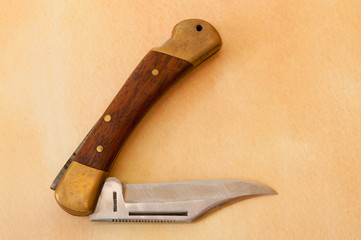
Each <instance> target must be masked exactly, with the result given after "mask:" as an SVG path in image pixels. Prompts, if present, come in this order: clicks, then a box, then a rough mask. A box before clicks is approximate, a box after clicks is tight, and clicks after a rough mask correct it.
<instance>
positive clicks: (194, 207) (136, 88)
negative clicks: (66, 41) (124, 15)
mask: <svg viewBox="0 0 361 240" xmlns="http://www.w3.org/2000/svg"><path fill="white" fill-rule="evenodd" d="M221 46H222V40H221V38H220V36H219V34H218V32H217V30H216V29H215V28H214V27H213V26H212V25H210V24H209V23H208V22H206V21H203V20H200V19H189V20H185V21H182V22H180V23H178V24H177V25H176V26H175V27H174V29H173V32H172V36H171V38H170V39H169V40H168V41H167V42H165V43H164V44H163V45H162V46H160V47H157V48H153V49H152V50H151V51H150V52H149V53H148V54H147V55H146V56H145V57H144V58H143V60H142V61H141V62H140V63H139V65H138V66H137V67H136V68H135V70H134V71H133V73H132V74H131V75H130V77H129V78H128V80H127V81H126V82H125V84H124V85H123V87H122V88H121V89H120V91H119V92H118V94H117V95H116V96H115V98H114V99H113V101H112V102H111V103H110V105H109V107H108V108H107V109H106V110H105V112H104V114H103V115H102V116H101V118H100V119H99V120H98V122H97V123H96V124H95V125H94V127H93V128H92V129H91V130H90V132H89V133H88V135H87V136H86V137H85V139H84V140H83V141H82V142H81V144H80V145H79V147H78V148H77V149H76V150H75V152H74V153H73V155H72V156H71V157H70V159H69V160H68V161H67V163H66V164H65V166H64V167H63V169H62V170H61V171H60V173H59V174H58V176H57V177H56V178H55V180H54V182H53V184H52V185H51V187H50V188H51V189H53V190H55V199H56V201H57V202H58V203H59V205H60V206H61V207H62V208H63V209H64V210H65V211H66V212H68V213H70V214H73V215H89V214H91V215H90V219H91V220H92V221H142V222H143V221H160V222H189V221H192V220H194V219H196V218H198V217H200V216H202V215H203V214H205V213H206V212H208V210H210V209H213V208H215V207H217V206H219V205H222V204H225V203H228V202H230V201H235V200H240V199H241V198H242V197H246V196H252V195H266V194H275V191H273V190H272V189H270V188H268V187H266V186H264V185H261V184H257V183H252V182H245V181H238V180H213V181H193V182H192V181H191V182H173V183H150V184H122V183H121V182H120V181H119V180H118V179H116V178H108V179H106V178H107V175H108V172H109V171H110V169H111V166H112V164H113V162H114V160H115V158H116V155H117V153H118V152H119V150H120V148H121V147H122V145H123V143H124V142H125V140H126V138H127V137H128V136H129V134H130V133H131V132H132V130H133V129H134V128H135V126H136V125H137V123H138V122H139V121H140V119H141V118H142V117H143V115H144V114H145V113H146V112H147V111H148V109H149V108H150V107H151V106H152V104H153V103H154V102H155V101H156V100H157V99H158V98H159V97H160V96H161V95H162V94H163V93H164V92H165V91H166V90H167V89H168V88H169V87H170V86H171V85H172V84H174V83H175V82H176V80H177V79H179V78H180V77H181V76H182V75H184V74H185V73H187V72H189V71H190V70H192V69H193V68H195V67H196V66H198V65H199V64H200V63H202V62H203V61H204V60H206V59H207V58H209V57H210V56H212V55H213V54H214V53H216V52H217V51H218V50H219V49H220V48H221Z"/></svg>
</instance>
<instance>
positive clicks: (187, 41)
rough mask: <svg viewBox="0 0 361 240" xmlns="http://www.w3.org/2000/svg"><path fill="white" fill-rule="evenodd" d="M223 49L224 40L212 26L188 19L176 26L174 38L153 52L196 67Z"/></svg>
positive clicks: (201, 21) (202, 21)
mask: <svg viewBox="0 0 361 240" xmlns="http://www.w3.org/2000/svg"><path fill="white" fill-rule="evenodd" d="M221 47H222V39H221V37H220V35H219V33H218V32H217V30H216V29H215V28H214V27H213V26H212V25H211V24H209V23H208V22H206V21H204V20H201V19H188V20H184V21H182V22H180V23H178V24H177V25H175V27H174V28H173V31H172V37H171V38H170V39H169V40H168V41H167V42H166V43H164V44H163V45H162V46H161V47H157V48H153V49H152V51H156V52H161V53H165V54H168V55H171V56H174V57H177V58H180V59H183V60H186V61H188V62H190V63H192V64H193V66H194V67H196V66H197V65H199V64H200V63H201V62H203V61H204V60H206V59H207V58H208V57H210V56H211V55H213V54H214V53H215V52H217V51H218V50H219V49H221Z"/></svg>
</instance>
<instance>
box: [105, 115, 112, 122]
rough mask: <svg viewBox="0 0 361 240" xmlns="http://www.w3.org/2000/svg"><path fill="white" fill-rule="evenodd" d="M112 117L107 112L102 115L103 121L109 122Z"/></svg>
mask: <svg viewBox="0 0 361 240" xmlns="http://www.w3.org/2000/svg"><path fill="white" fill-rule="evenodd" d="M111 119H112V117H111V116H110V115H109V114H108V115H105V116H104V121H106V122H109V121H110V120H111Z"/></svg>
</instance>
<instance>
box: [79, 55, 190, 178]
mask: <svg viewBox="0 0 361 240" xmlns="http://www.w3.org/2000/svg"><path fill="white" fill-rule="evenodd" d="M192 67H193V65H192V64H191V63H189V62H187V61H185V60H182V59H179V58H176V57H172V56H169V55H167V54H165V53H160V52H155V51H150V52H149V53H148V54H147V55H146V56H145V57H144V59H143V60H142V61H141V62H140V63H139V65H138V66H137V67H136V69H135V70H134V71H133V73H132V74H131V75H130V77H129V78H128V80H127V81H126V83H125V84H124V86H123V87H122V88H121V89H120V91H119V92H118V94H117V95H116V96H115V98H114V100H113V101H112V103H111V104H110V105H109V107H108V108H107V109H106V111H105V112H104V114H103V116H102V117H101V118H100V119H99V121H98V122H97V123H96V125H95V126H94V128H93V130H92V131H91V132H90V134H89V136H88V138H87V140H86V141H85V142H84V145H83V146H82V148H81V149H80V150H79V152H78V154H77V155H76V156H75V159H74V161H76V162H79V163H82V164H84V165H87V166H89V167H93V168H96V169H99V170H103V171H109V169H110V167H111V165H112V164H113V161H114V159H115V157H116V155H117V153H118V151H119V149H120V148H121V146H122V144H123V143H124V141H125V140H126V138H127V137H128V135H129V134H130V133H131V132H132V130H133V129H134V127H135V126H136V125H137V123H138V122H139V120H140V119H141V118H142V116H143V115H144V114H145V113H146V112H147V111H148V109H149V108H150V106H151V105H152V104H153V103H154V102H155V101H156V100H157V99H158V98H159V97H160V96H161V95H162V94H163V93H164V92H165V91H166V90H167V89H168V88H169V87H170V86H171V85H172V84H173V83H174V82H175V81H176V80H177V79H178V78H179V77H180V76H181V75H182V74H184V73H186V72H187V71H188V70H190V69H192ZM108 115H109V116H108ZM109 119H110V120H109ZM106 120H109V121H106Z"/></svg>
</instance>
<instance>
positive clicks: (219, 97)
mask: <svg viewBox="0 0 361 240" xmlns="http://www.w3.org/2000/svg"><path fill="white" fill-rule="evenodd" d="M0 9H1V14H0V115H1V117H0V136H1V137H0V153H1V155H0V156H1V157H0V158H1V164H0V239H361V180H360V177H361V159H360V158H361V60H360V56H361V31H360V26H361V17H360V16H361V14H360V12H361V3H360V1H357V0H355V1H351V0H350V1H346V0H343V1H341V0H340V1H336V0H334V1H326V0H324V1H321V0H319V1H318V0H314V1H282V0H277V1H276V0H272V1H271V0H270V1H254V0H246V1H202V2H201V1H191V0H189V1H185V0H184V1H1V2H0ZM187 18H202V19H205V20H207V21H209V22H211V23H212V24H213V25H214V26H215V27H216V28H217V29H218V30H219V32H220V34H221V36H222V38H223V42H224V45H223V49H222V50H221V51H220V52H219V53H218V54H217V55H216V56H214V57H213V58H212V59H211V60H209V61H208V62H206V63H204V64H203V65H201V66H200V67H198V68H197V69H196V71H194V72H192V73H191V74H189V75H188V76H187V77H185V78H184V79H182V81H181V82H179V83H178V84H177V85H175V86H174V87H173V88H172V89H171V90H170V91H169V92H168V93H167V94H166V95H165V96H164V97H163V98H162V99H161V100H160V101H159V102H158V103H157V104H156V105H155V106H154V107H153V109H151V111H150V112H149V113H148V114H147V115H146V117H145V118H144V119H143V120H142V121H141V123H140V125H139V126H138V127H137V128H136V130H135V131H134V133H133V134H132V135H131V137H130V138H129V139H128V141H127V143H126V144H125V146H124V149H123V151H122V152H121V154H120V155H119V158H118V160H117V162H116V164H115V166H114V168H113V170H112V172H111V175H112V176H116V177H118V178H119V179H121V180H122V181H123V182H126V183H143V182H159V181H182V180H207V179H243V180H250V181H255V182H258V183H263V184H266V185H268V186H271V187H272V188H274V189H275V190H277V191H278V193H279V195H277V196H267V197H259V198H253V199H249V200H246V201H244V202H239V203H236V204H233V205H230V206H227V207H225V208H222V209H221V210H218V211H217V212H214V213H213V214H211V215H209V216H207V217H205V218H203V219H201V220H200V221H198V222H195V223H191V224H156V223H154V224H152V223H151V224H140V223H139V224H138V223H120V224H117V223H115V224H113V223H91V222H89V220H88V218H86V217H74V216H71V215H69V214H67V213H65V212H64V211H62V210H61V209H60V207H59V206H57V204H56V202H55V200H54V196H53V192H52V191H50V189H49V186H50V183H51V182H52V180H53V178H54V177H55V175H56V174H57V173H58V171H59V170H60V168H61V167H62V166H63V164H64V162H65V161H66V160H67V158H68V157H69V156H70V155H71V153H72V152H73V150H74V149H75V148H76V146H77V145H78V144H79V142H80V141H81V139H82V138H83V137H84V136H85V134H86V133H87V132H88V130H89V129H90V128H91V127H92V125H93V124H94V123H95V122H96V121H97V119H98V118H99V116H100V115H101V114H102V113H103V110H104V109H105V107H106V106H107V105H108V104H109V103H110V101H111V100H112V99H113V97H114V96H115V94H116V92H117V91H118V90H119V88H120V87H121V86H122V84H123V83H124V81H125V80H126V78H127V77H128V75H129V74H130V73H131V71H132V70H133V69H134V67H135V66H136V64H137V63H138V62H139V61H140V60H141V58H142V57H143V56H144V55H145V53H146V52H147V51H148V50H149V49H150V48H152V47H155V46H159V45H160V44H162V43H163V42H164V41H165V40H166V39H167V38H168V37H169V36H170V33H171V30H172V27H173V26H174V25H175V24H176V23H177V22H179V21H181V20H183V19H187Z"/></svg>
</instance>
